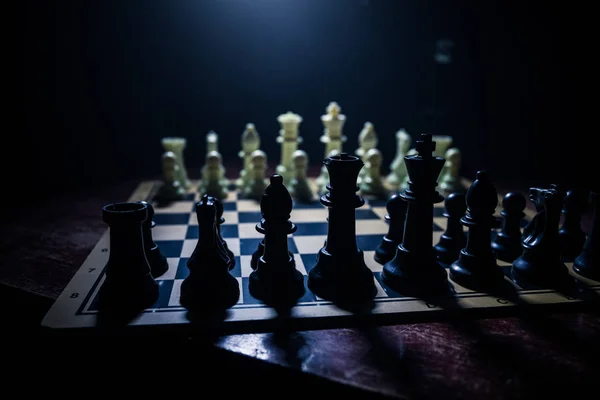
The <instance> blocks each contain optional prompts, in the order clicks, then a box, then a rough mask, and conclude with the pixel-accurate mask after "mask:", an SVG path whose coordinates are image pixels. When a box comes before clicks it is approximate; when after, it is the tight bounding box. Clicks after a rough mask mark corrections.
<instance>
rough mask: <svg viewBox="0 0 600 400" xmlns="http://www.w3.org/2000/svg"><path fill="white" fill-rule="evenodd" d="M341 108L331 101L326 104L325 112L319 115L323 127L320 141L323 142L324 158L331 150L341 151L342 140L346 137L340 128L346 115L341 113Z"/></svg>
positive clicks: (344, 140) (342, 126)
mask: <svg viewBox="0 0 600 400" xmlns="http://www.w3.org/2000/svg"><path fill="white" fill-rule="evenodd" d="M341 112H342V109H341V108H340V106H339V105H338V104H337V103H336V102H335V101H332V102H331V103H329V105H328V106H327V114H325V115H322V116H321V122H322V123H323V126H324V127H325V129H324V132H323V136H321V143H325V158H327V157H329V154H331V152H332V151H334V150H336V151H337V152H338V154H339V153H341V152H342V147H343V144H344V142H346V140H347V137H346V136H344V135H343V133H342V130H343V128H344V123H345V122H346V116H345V115H344V114H342V113H341Z"/></svg>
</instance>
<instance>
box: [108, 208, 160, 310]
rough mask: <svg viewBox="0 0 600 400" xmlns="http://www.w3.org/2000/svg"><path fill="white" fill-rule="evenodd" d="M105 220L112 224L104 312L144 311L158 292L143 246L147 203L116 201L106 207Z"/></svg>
mask: <svg viewBox="0 0 600 400" xmlns="http://www.w3.org/2000/svg"><path fill="white" fill-rule="evenodd" d="M102 219H103V220H104V222H105V223H107V224H108V225H109V227H110V239H109V240H110V244H109V247H110V253H109V258H108V262H107V263H106V270H105V271H106V278H105V280H104V283H103V284H102V287H101V288H100V291H99V294H98V296H99V298H98V301H99V308H100V310H101V311H110V312H111V313H112V311H116V312H120V311H121V309H122V310H123V311H125V310H127V311H126V312H127V313H129V312H132V311H135V310H139V311H142V310H144V309H146V308H148V307H151V306H152V305H153V304H154V303H155V302H156V301H157V300H158V295H159V287H158V283H157V282H156V280H155V279H154V277H153V276H152V273H151V270H150V264H149V263H148V258H147V256H146V251H145V249H144V235H143V227H142V224H143V223H144V221H146V220H147V219H148V205H147V204H145V203H129V202H126V203H114V204H109V205H106V206H104V208H103V209H102Z"/></svg>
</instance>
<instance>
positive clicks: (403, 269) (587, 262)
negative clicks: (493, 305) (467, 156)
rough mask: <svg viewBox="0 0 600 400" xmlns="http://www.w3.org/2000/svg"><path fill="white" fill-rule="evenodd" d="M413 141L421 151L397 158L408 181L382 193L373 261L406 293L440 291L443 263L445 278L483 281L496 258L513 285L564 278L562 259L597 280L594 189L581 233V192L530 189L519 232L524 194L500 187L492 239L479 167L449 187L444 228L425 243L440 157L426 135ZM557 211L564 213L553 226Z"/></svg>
mask: <svg viewBox="0 0 600 400" xmlns="http://www.w3.org/2000/svg"><path fill="white" fill-rule="evenodd" d="M419 143H423V144H420V146H421V149H423V150H424V151H420V152H419V155H418V156H412V157H407V158H405V160H406V161H407V164H406V165H407V168H408V172H409V176H410V187H409V189H408V190H406V191H405V192H403V193H399V194H395V195H393V196H392V197H391V198H390V199H389V200H388V203H387V211H388V215H387V216H386V220H388V221H389V224H390V225H389V232H388V234H387V235H386V236H385V237H384V238H383V240H382V242H381V244H380V246H379V247H378V248H377V249H376V252H375V260H376V261H377V262H379V263H380V264H383V265H384V267H383V273H382V276H383V280H384V282H385V283H386V284H388V285H389V286H390V287H392V288H394V289H396V290H397V291H400V292H401V293H406V294H424V293H432V292H436V291H439V292H443V291H445V290H446V289H447V275H446V272H445V267H449V271H450V272H449V275H450V278H451V279H452V280H453V281H455V282H457V283H459V284H461V285H463V286H466V287H468V288H473V289H482V288H490V287H491V286H496V285H499V284H502V283H503V281H504V272H503V270H502V269H501V268H499V267H498V265H497V263H496V260H497V259H499V260H502V261H506V262H509V263H512V269H511V276H510V277H511V278H512V280H513V281H514V282H515V283H517V284H518V285H534V286H538V287H540V286H541V287H554V288H562V287H564V286H565V285H569V284H570V280H569V272H568V269H567V267H566V265H565V264H564V262H565V261H573V269H574V271H575V272H577V273H579V274H580V275H582V276H585V277H587V278H590V279H593V280H600V270H599V260H598V255H597V251H598V250H597V247H598V245H597V240H598V233H597V230H598V227H597V226H598V211H597V205H598V193H596V192H591V193H590V196H589V200H590V202H591V204H592V206H593V207H594V216H593V226H592V229H591V231H590V233H589V235H587V239H586V234H585V233H584V232H583V230H582V229H581V213H582V212H583V210H584V208H585V205H586V204H585V203H586V202H585V200H586V196H585V194H584V193H582V192H580V191H573V190H571V191H569V192H567V193H566V195H565V194H564V193H563V192H562V191H561V189H560V188H559V187H558V186H556V185H551V186H550V187H549V188H531V189H530V191H529V198H530V200H531V201H532V202H533V203H534V205H535V207H536V211H537V214H536V215H535V217H534V218H533V219H532V220H531V221H530V222H529V223H528V224H527V226H526V227H525V229H524V231H523V233H521V221H522V219H523V217H524V216H525V213H524V212H523V211H524V209H525V207H526V199H525V197H524V196H523V195H522V194H520V193H517V192H513V193H509V194H507V195H506V196H505V197H504V199H503V204H502V205H503V210H502V212H501V215H502V227H501V229H500V231H499V232H497V234H496V235H495V237H494V238H493V240H492V234H491V233H492V232H493V231H495V229H494V228H495V225H496V217H495V216H494V214H495V210H496V207H497V205H498V196H497V191H496V189H495V187H494V185H493V184H492V182H491V180H490V178H489V175H488V173H487V172H485V171H479V172H478V174H477V178H476V180H475V181H474V182H473V184H472V185H471V186H470V188H469V190H468V191H467V193H466V195H465V194H464V193H452V194H450V195H449V196H448V197H447V198H446V199H445V213H444V216H445V217H446V218H447V226H446V230H445V232H444V233H443V234H442V236H441V238H440V240H439V242H438V243H437V244H436V245H435V246H433V247H431V245H430V243H431V236H430V232H429V228H428V227H429V226H432V225H433V221H432V218H433V214H432V209H431V207H432V206H433V204H434V203H437V202H441V201H442V200H443V199H442V197H441V196H440V195H439V194H438V193H437V192H436V191H435V186H436V184H435V179H431V178H432V177H433V176H437V175H436V174H437V172H438V171H439V168H440V165H441V164H442V162H443V159H442V158H440V157H432V156H430V154H431V153H430V150H431V149H432V148H433V149H434V148H435V143H433V142H431V141H430V138H429V137H428V136H425V135H423V136H422V138H421V141H420V142H419ZM419 143H418V145H419ZM423 146H426V147H425V148H423ZM417 149H418V150H419V148H417ZM429 174H432V175H429ZM426 182H428V183H429V184H427V185H425V184H424V183H426ZM561 212H562V214H563V217H564V218H563V224H562V227H560V228H559V222H560V217H561ZM463 226H465V227H467V230H468V234H465V232H464V230H463ZM426 236H427V238H428V239H429V240H430V241H429V243H427V241H426V239H427V238H426ZM584 242H585V244H584Z"/></svg>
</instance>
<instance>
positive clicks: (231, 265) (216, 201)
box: [205, 195, 235, 269]
mask: <svg viewBox="0 0 600 400" xmlns="http://www.w3.org/2000/svg"><path fill="white" fill-rule="evenodd" d="M205 196H207V195H205ZM207 197H208V196H207ZM211 200H212V202H213V203H214V204H215V207H217V235H218V236H219V240H220V241H221V244H222V245H223V248H224V249H225V251H226V252H227V255H228V256H229V269H233V268H234V267H235V256H234V255H233V252H232V251H231V250H229V246H228V245H227V241H226V240H225V239H223V236H222V235H221V225H223V223H225V218H223V212H224V209H223V203H222V202H221V200H219V199H218V198H216V197H211Z"/></svg>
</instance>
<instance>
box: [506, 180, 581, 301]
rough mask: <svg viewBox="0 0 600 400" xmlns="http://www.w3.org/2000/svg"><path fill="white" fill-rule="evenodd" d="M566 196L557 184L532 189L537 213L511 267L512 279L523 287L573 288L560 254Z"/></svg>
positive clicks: (530, 194)
mask: <svg viewBox="0 0 600 400" xmlns="http://www.w3.org/2000/svg"><path fill="white" fill-rule="evenodd" d="M563 196H564V194H563V193H561V192H560V190H559V188H558V186H557V185H551V187H550V188H549V189H542V188H535V187H534V188H530V189H529V198H530V200H531V201H532V202H533V203H534V204H535V207H536V210H537V214H536V215H535V216H534V217H533V218H532V220H531V221H530V222H529V224H528V225H527V227H525V229H524V230H523V237H522V239H521V246H522V248H523V251H522V253H521V255H520V256H519V257H518V258H517V259H516V260H515V261H514V262H513V264H512V269H511V277H512V280H513V281H514V282H515V283H516V284H517V285H519V286H521V287H527V286H529V285H531V286H534V287H548V288H561V289H570V288H569V287H570V286H571V284H572V280H571V279H570V277H569V270H568V268H567V266H566V265H565V264H564V262H563V261H562V259H561V257H560V241H559V236H558V229H559V223H560V214H561V209H562V202H563Z"/></svg>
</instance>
